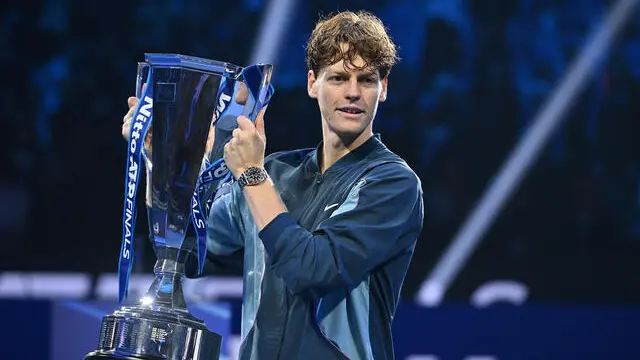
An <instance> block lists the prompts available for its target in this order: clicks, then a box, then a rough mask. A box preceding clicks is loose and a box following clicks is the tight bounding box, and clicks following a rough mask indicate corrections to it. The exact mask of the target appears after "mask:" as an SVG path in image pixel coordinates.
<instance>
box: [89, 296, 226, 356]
mask: <svg viewBox="0 0 640 360" xmlns="http://www.w3.org/2000/svg"><path fill="white" fill-rule="evenodd" d="M221 346H222V337H221V336H220V335H218V334H216V333H213V332H211V331H209V330H208V329H207V327H206V326H205V325H204V323H203V322H202V321H200V320H198V319H196V318H195V317H193V316H192V315H191V314H189V313H188V312H180V311H171V310H164V311H158V310H151V309H148V308H141V307H138V306H134V307H123V308H121V309H119V310H117V311H116V312H114V313H113V314H111V315H106V316H104V317H103V318H102V324H101V326H100V340H99V342H98V348H97V349H96V350H95V351H92V352H90V353H88V354H87V355H86V356H85V357H84V359H85V360H104V359H118V360H161V359H162V360H197V359H207V360H208V359H211V360H217V359H219V358H220V348H221Z"/></svg>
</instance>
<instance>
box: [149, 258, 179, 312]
mask: <svg viewBox="0 0 640 360" xmlns="http://www.w3.org/2000/svg"><path fill="white" fill-rule="evenodd" d="M153 272H154V273H155V274H156V278H155V280H154V281H153V283H152V284H151V286H150V287H149V290H147V293H146V294H145V295H144V296H143V297H142V298H141V299H140V303H139V306H140V307H143V308H151V309H154V310H157V311H169V310H170V311H172V312H176V311H177V312H181V313H184V315H185V316H188V317H191V315H190V314H189V312H188V310H187V303H186V301H185V298H184V292H183V289H182V282H183V280H184V278H185V274H184V272H185V267H184V263H183V262H180V261H176V260H173V259H170V258H160V259H158V260H157V261H156V264H155V266H154V270H153Z"/></svg>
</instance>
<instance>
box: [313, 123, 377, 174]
mask: <svg viewBox="0 0 640 360" xmlns="http://www.w3.org/2000/svg"><path fill="white" fill-rule="evenodd" d="M372 136H373V132H372V131H371V129H370V128H367V129H365V130H364V131H363V132H362V133H360V135H358V136H357V137H356V138H355V139H348V138H347V139H344V138H341V137H340V136H338V134H336V133H334V132H331V131H323V136H322V158H321V159H320V164H318V165H320V172H321V173H322V174H324V172H325V171H326V170H327V169H328V168H330V167H331V166H332V165H333V164H335V163H336V161H338V160H340V158H342V157H343V156H345V155H347V154H348V153H350V152H351V151H353V150H354V149H356V148H358V147H359V146H360V145H362V144H364V143H365V142H366V141H367V140H369V138H371V137H372Z"/></svg>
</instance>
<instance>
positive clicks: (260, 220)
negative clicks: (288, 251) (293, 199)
mask: <svg viewBox="0 0 640 360" xmlns="http://www.w3.org/2000/svg"><path fill="white" fill-rule="evenodd" d="M242 192H243V193H244V197H245V199H246V201H247V206H248V207H249V211H251V215H252V216H253V221H254V222H255V223H256V226H257V227H258V230H262V229H264V227H265V226H267V224H269V223H270V222H271V221H272V220H273V219H275V218H276V216H278V215H279V214H282V213H284V212H287V208H286V207H285V206H284V204H283V203H282V200H281V199H280V195H279V194H278V192H277V191H276V189H275V187H274V186H273V183H272V182H271V179H268V180H267V181H265V182H263V183H262V184H260V185H254V186H245V187H244V188H243V190H242Z"/></svg>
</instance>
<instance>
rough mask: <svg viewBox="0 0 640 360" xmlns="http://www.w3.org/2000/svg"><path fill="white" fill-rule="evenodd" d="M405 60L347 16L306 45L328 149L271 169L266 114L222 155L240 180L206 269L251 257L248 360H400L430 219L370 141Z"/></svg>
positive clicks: (408, 181) (217, 216) (290, 155)
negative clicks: (403, 313) (398, 344)
mask: <svg viewBox="0 0 640 360" xmlns="http://www.w3.org/2000/svg"><path fill="white" fill-rule="evenodd" d="M396 59H397V57H396V49H395V45H394V44H393V43H392V41H391V40H390V38H389V37H388V35H387V34H386V31H385V29H384V26H383V24H382V23H381V21H380V20H379V19H378V18H376V17H375V16H373V15H371V14H369V13H366V12H359V13H352V12H342V13H338V14H336V15H334V16H333V17H331V18H328V19H325V20H321V21H319V22H318V24H317V25H316V27H315V29H314V30H313V32H312V34H311V37H310V40H309V42H308V44H307V66H308V68H309V71H308V81H307V90H308V93H309V96H310V97H312V98H315V99H317V101H318V105H319V108H320V113H321V124H322V135H323V141H322V143H321V144H320V145H319V146H318V147H317V148H315V149H304V150H296V151H287V152H279V153H275V154H271V155H270V156H268V157H267V158H266V159H265V158H264V152H265V141H266V137H265V133H264V121H263V118H262V115H260V116H259V118H258V119H257V120H256V123H255V125H254V124H253V123H252V122H251V121H249V120H248V119H247V118H245V117H242V116H241V117H239V118H238V125H239V127H238V129H236V130H234V132H233V138H232V139H231V140H230V141H229V142H228V143H227V144H226V145H225V149H224V150H225V153H224V159H225V161H226V164H227V166H228V168H229V169H230V171H231V172H232V174H233V176H234V178H235V179H237V180H238V181H236V182H235V183H234V184H233V185H232V186H231V189H230V191H229V193H227V194H225V195H223V196H221V197H219V198H218V199H217V200H216V201H215V202H214V203H213V206H212V209H211V213H210V214H209V219H208V229H207V231H208V234H207V237H208V238H207V249H208V255H207V258H208V262H209V264H208V265H209V266H211V264H215V263H219V262H220V261H224V260H225V259H227V258H228V257H229V256H231V255H234V254H235V255H237V254H239V253H243V255H244V296H243V297H244V299H243V309H242V312H243V314H242V330H241V332H242V339H243V342H242V346H241V350H240V358H241V359H347V358H348V359H376V360H378V359H393V357H394V355H393V343H392V334H391V323H392V320H393V316H394V314H395V310H396V306H397V302H398V298H399V295H400V290H401V287H402V283H403V281H404V277H405V274H406V271H407V268H408V267H409V263H410V261H411V256H412V254H413V250H414V247H415V243H416V239H417V238H418V235H419V233H420V231H421V229H422V220H423V204H422V190H421V188H420V181H419V179H418V178H417V176H416V175H415V174H414V172H413V171H412V170H411V169H410V168H409V166H408V165H407V164H406V163H405V162H404V161H403V160H402V159H401V158H400V157H398V156H397V155H395V154H393V153H392V152H391V151H390V150H388V149H387V148H386V147H385V146H384V145H383V144H382V142H381V141H380V139H379V138H378V137H377V136H375V135H374V134H373V132H372V125H373V119H374V117H375V114H376V111H377V107H378V103H379V102H383V101H385V99H386V97H387V86H388V75H389V72H390V69H391V67H392V66H393V65H394V63H395V61H396ZM132 104H133V105H135V101H130V105H132ZM125 125H126V124H125ZM241 250H243V251H241Z"/></svg>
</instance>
